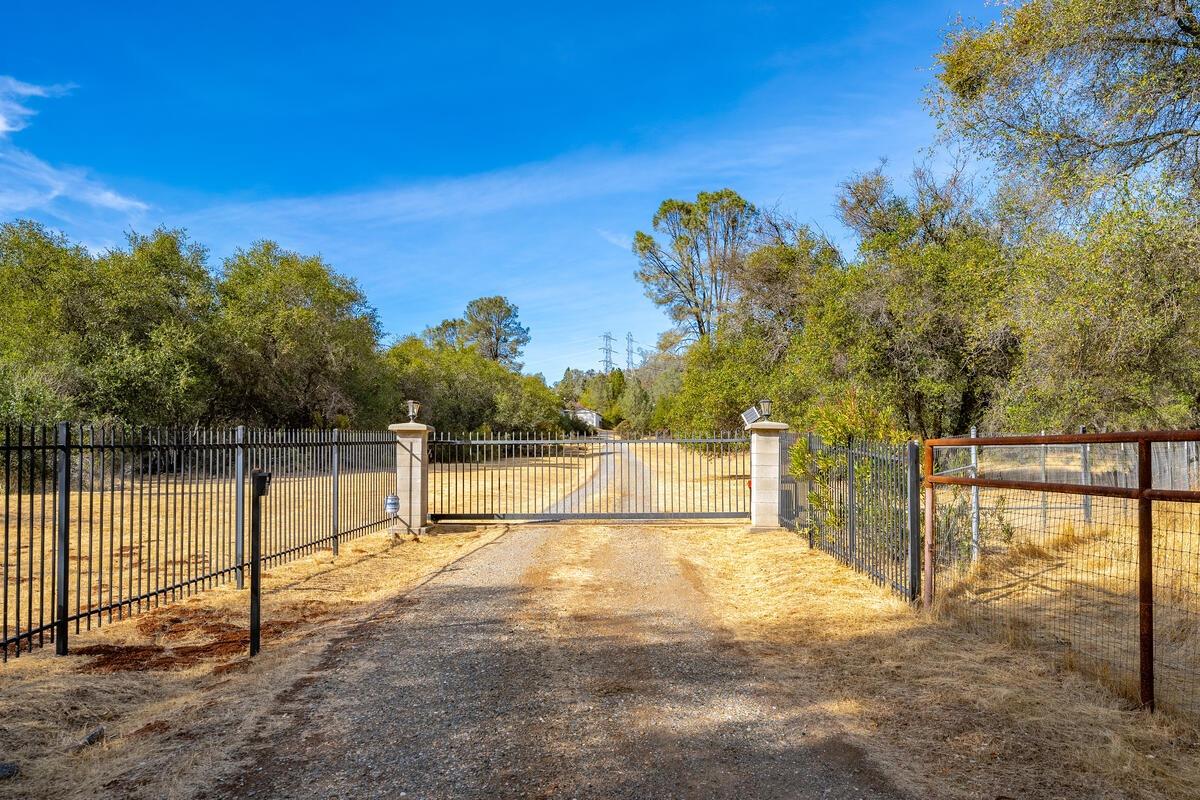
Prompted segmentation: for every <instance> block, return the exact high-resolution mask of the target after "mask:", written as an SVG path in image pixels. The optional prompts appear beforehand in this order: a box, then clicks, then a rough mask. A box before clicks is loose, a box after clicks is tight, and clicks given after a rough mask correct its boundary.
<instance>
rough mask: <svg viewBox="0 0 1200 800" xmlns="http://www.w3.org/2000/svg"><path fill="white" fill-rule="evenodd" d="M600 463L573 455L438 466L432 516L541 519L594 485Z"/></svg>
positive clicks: (432, 477)
mask: <svg viewBox="0 0 1200 800" xmlns="http://www.w3.org/2000/svg"><path fill="white" fill-rule="evenodd" d="M576 449H579V448H576ZM599 462H600V459H599V458H598V457H597V456H595V455H589V454H585V453H581V452H571V451H568V452H566V453H565V454H563V455H557V456H553V455H546V456H536V457H521V458H502V459H498V460H495V461H485V462H480V463H474V464H472V463H462V464H456V463H435V464H432V465H431V467H430V470H429V508H430V513H432V514H435V515H437V514H464V513H483V514H513V513H524V514H536V513H538V512H540V511H542V510H543V509H545V508H547V507H549V506H551V505H552V504H554V503H556V502H558V501H561V500H562V499H563V498H564V497H567V496H568V495H569V494H571V492H573V491H575V490H576V489H578V488H579V487H580V486H582V485H583V484H584V483H586V482H587V481H589V480H591V478H592V476H593V475H594V474H595V472H596V470H597V468H598V467H599Z"/></svg>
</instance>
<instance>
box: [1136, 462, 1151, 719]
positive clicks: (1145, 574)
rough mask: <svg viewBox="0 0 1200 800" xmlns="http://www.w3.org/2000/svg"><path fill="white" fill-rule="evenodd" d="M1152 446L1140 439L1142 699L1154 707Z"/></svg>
mask: <svg viewBox="0 0 1200 800" xmlns="http://www.w3.org/2000/svg"><path fill="white" fill-rule="evenodd" d="M1151 453H1152V448H1151V447H1150V442H1149V441H1148V440H1146V439H1141V440H1139V441H1138V699H1139V700H1140V701H1141V704H1142V705H1143V706H1144V707H1146V708H1148V709H1150V710H1151V711H1153V710H1154V501H1152V500H1151V499H1150V498H1149V497H1146V496H1144V493H1145V492H1146V491H1147V490H1149V489H1151V488H1153V486H1154V462H1153V459H1152V456H1151Z"/></svg>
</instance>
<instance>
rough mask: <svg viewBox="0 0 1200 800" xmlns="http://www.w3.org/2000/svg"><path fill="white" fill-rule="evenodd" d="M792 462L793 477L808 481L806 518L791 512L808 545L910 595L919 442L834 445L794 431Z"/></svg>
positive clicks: (915, 578)
mask: <svg viewBox="0 0 1200 800" xmlns="http://www.w3.org/2000/svg"><path fill="white" fill-rule="evenodd" d="M790 462H791V468H792V473H791V474H792V475H793V476H796V478H795V479H799V477H800V476H803V477H804V479H806V480H807V482H808V483H807V487H805V489H806V494H807V501H806V503H805V505H806V507H807V518H806V519H805V520H804V521H803V522H801V521H799V519H800V516H799V515H798V514H796V513H795V512H793V515H794V516H795V517H796V518H797V523H796V524H797V527H799V528H802V529H803V530H804V532H806V533H807V534H808V537H809V544H810V546H812V547H817V548H820V549H822V550H825V551H827V552H829V553H831V554H833V555H834V556H836V557H837V558H838V559H840V560H841V561H843V562H844V563H846V564H848V565H850V566H852V567H854V568H855V569H858V570H861V571H862V572H864V573H866V574H867V575H869V576H870V577H871V578H873V579H874V580H875V581H877V582H878V583H880V584H882V585H884V586H887V587H889V588H891V589H892V590H894V591H895V592H897V593H899V594H900V595H902V596H903V597H906V598H908V599H910V600H911V599H915V598H916V597H917V592H918V588H919V586H920V574H921V573H920V554H921V540H920V532H921V523H920V520H921V509H920V447H919V445H917V443H916V442H909V443H906V444H900V445H896V444H889V443H885V442H869V441H861V440H854V439H851V440H849V441H848V442H847V443H845V444H833V443H826V442H823V441H821V439H820V437H818V436H817V435H815V434H808V435H807V436H798V437H795V439H794V443H793V444H792V448H791V454H790ZM792 491H793V492H795V491H796V488H795V487H793V489H792ZM781 507H786V504H783V503H781ZM793 507H795V503H794V502H793ZM785 517H786V515H785Z"/></svg>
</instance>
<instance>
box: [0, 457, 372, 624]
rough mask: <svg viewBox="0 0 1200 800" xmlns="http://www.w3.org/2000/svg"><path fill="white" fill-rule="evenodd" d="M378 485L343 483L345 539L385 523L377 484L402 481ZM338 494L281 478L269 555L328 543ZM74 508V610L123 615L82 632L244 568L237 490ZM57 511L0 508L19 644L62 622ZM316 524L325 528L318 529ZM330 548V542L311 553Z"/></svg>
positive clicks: (102, 497)
mask: <svg viewBox="0 0 1200 800" xmlns="http://www.w3.org/2000/svg"><path fill="white" fill-rule="evenodd" d="M370 478H371V479H370V480H364V479H362V478H361V476H358V475H355V476H353V477H347V478H346V479H344V480H343V481H342V482H341V486H340V494H341V498H340V505H341V509H342V511H341V528H342V530H343V531H345V530H347V529H349V528H351V527H353V526H355V525H358V524H362V522H363V521H364V520H366V519H378V518H380V517H382V513H381V512H380V508H381V506H382V494H381V490H380V489H379V488H378V486H377V484H379V483H380V482H381V480H382V481H390V480H393V478H392V475H391V473H390V472H384V473H379V475H378V476H376V475H372V476H370ZM331 487H332V479H331V478H330V477H327V476H324V477H316V476H303V477H292V476H284V477H279V478H277V479H276V480H275V482H274V484H273V487H272V495H269V496H268V497H267V499H266V500H264V503H263V552H264V554H270V553H272V552H279V551H282V550H286V549H290V548H292V547H295V546H298V545H302V544H303V543H304V542H305V541H312V540H313V539H315V538H318V537H319V536H321V535H325V533H327V532H328V528H329V526H330V525H331V522H330V519H331V505H330V503H331V500H330V498H331V495H332V492H331ZM31 502H32V505H31ZM70 502H71V531H70V535H71V553H70V591H69V599H70V608H71V611H72V613H74V612H75V611H76V609H77V608H78V609H79V611H80V612H81V613H83V614H88V613H89V612H90V611H92V610H94V609H100V608H107V607H109V606H114V605H116V606H118V607H116V608H113V609H112V611H111V613H109V612H108V611H105V612H104V613H103V615H99V614H97V615H95V616H93V617H90V618H88V619H85V620H84V621H83V622H82V627H85V628H91V627H93V626H99V625H101V624H104V623H107V622H108V621H109V620H110V619H114V620H115V619H119V618H121V617H124V616H128V615H129V613H130V608H129V607H119V604H120V601H121V600H122V598H128V597H132V596H136V595H140V594H143V593H148V592H151V591H153V590H155V589H157V588H160V587H164V586H174V585H177V584H180V583H187V582H193V583H192V585H191V586H187V587H183V588H179V589H176V590H174V591H172V592H168V593H166V594H164V595H160V596H158V597H156V598H154V599H152V600H148V601H142V602H141V603H138V604H134V605H133V607H132V608H133V610H134V611H140V610H145V609H147V608H150V607H151V606H157V605H161V604H162V603H164V602H169V601H174V600H178V599H181V598H183V597H185V596H186V595H187V594H189V593H191V592H193V591H198V590H201V589H206V588H211V587H213V586H215V585H217V584H219V583H222V582H224V581H228V580H232V575H231V574H230V575H225V576H215V575H214V576H213V577H211V578H207V579H204V578H202V576H205V575H213V574H214V573H216V572H217V571H219V570H221V569H226V568H228V567H230V566H232V565H233V564H235V563H237V557H236V548H235V542H236V540H235V535H234V525H235V519H236V510H235V509H236V506H235V502H234V488H233V484H232V482H231V481H223V482H218V481H216V480H213V481H208V482H206V481H183V480H177V479H175V478H172V477H151V478H146V479H144V480H127V481H125V482H124V484H121V485H120V487H119V488H118V489H117V490H115V491H114V490H113V488H112V487H108V488H107V489H106V490H105V491H103V492H101V491H96V492H78V491H74V492H71V497H70ZM54 503H55V498H54V496H53V494H52V493H47V494H42V493H39V494H37V495H34V496H33V497H32V498H31V496H30V495H28V494H26V495H24V496H21V497H19V498H18V496H17V495H15V494H13V495H9V496H8V497H7V500H6V501H5V500H4V499H0V504H2V505H0V529H5V530H6V532H7V540H6V544H7V552H6V555H5V558H6V562H5V563H6V564H8V571H7V573H6V574H5V585H4V587H3V588H4V592H5V596H4V605H5V610H6V613H5V614H4V615H3V620H4V621H5V622H6V623H7V633H8V635H10V636H11V635H14V634H16V633H17V632H18V631H27V630H29V629H30V628H32V627H36V626H38V625H39V624H40V622H50V620H51V619H52V617H53V603H54V596H53V589H52V586H53V583H52V582H53V575H54ZM247 505H248V501H247ZM313 520H317V521H318V522H317V523H316V525H315V526H314V524H313ZM18 521H19V522H20V525H19V526H18ZM322 526H324V527H322ZM18 528H19V530H18ZM322 531H324V532H325V533H322ZM18 534H19V535H18ZM248 537H249V531H248V525H247V539H248ZM247 546H248V542H247ZM328 547H329V544H328V543H327V542H326V543H323V544H321V545H318V546H314V547H313V548H311V549H312V550H314V551H315V550H317V549H328ZM18 564H20V571H19V573H18V570H17V565H18ZM31 600H32V603H31V602H30V601H31ZM74 627H75V626H74V625H72V630H74ZM34 646H35V647H36V646H37V643H36V641H35V645H34Z"/></svg>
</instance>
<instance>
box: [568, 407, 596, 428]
mask: <svg viewBox="0 0 1200 800" xmlns="http://www.w3.org/2000/svg"><path fill="white" fill-rule="evenodd" d="M567 413H568V414H570V415H571V416H572V417H574V418H575V419H577V420H579V421H580V422H582V423H583V424H584V425H590V426H591V427H593V428H596V429H597V430H599V428H600V426H601V425H603V424H604V420H603V418H601V416H600V412H599V411H592V410H591V409H590V408H584V407H583V406H580V405H575V406H572V407H571V408H568V409H567Z"/></svg>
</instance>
